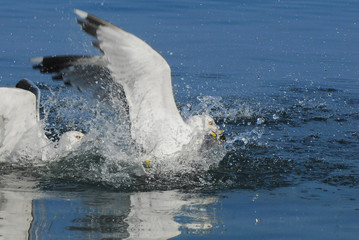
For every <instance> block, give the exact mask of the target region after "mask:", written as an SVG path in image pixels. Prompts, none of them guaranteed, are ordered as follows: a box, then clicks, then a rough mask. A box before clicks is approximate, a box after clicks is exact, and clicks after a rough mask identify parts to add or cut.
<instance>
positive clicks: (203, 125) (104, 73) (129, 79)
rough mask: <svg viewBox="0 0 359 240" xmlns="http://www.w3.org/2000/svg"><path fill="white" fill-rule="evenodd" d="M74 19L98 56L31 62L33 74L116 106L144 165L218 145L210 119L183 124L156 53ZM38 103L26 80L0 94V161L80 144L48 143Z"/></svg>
mask: <svg viewBox="0 0 359 240" xmlns="http://www.w3.org/2000/svg"><path fill="white" fill-rule="evenodd" d="M75 13H76V14H77V15H78V16H79V17H80V19H78V20H77V22H78V23H79V24H80V25H81V27H82V30H83V31H85V32H86V33H87V34H89V35H91V36H93V37H95V39H96V40H95V41H93V42H92V44H93V46H95V47H96V48H98V49H99V50H100V52H101V53H102V55H101V56H82V55H71V56H49V57H37V58H33V59H31V62H32V63H34V64H35V65H34V69H38V70H40V72H41V73H49V74H53V77H52V78H53V79H55V80H62V81H63V82H64V83H65V85H68V86H72V87H75V88H77V89H78V90H79V91H86V92H89V93H91V94H92V96H93V97H95V98H100V99H103V98H109V97H110V98H113V99H117V100H119V101H117V102H120V103H121V104H122V105H123V106H125V107H126V109H127V112H128V114H129V119H130V122H131V137H132V139H133V140H134V142H135V143H136V144H137V145H139V146H140V147H141V149H143V151H144V152H145V153H146V154H147V155H149V156H151V158H154V159H155V158H168V157H170V156H172V155H173V154H176V153H179V152H181V150H182V149H183V148H184V147H185V146H188V145H191V146H197V148H198V149H199V148H200V147H201V145H203V144H204V143H205V138H206V137H207V136H210V137H211V138H212V137H213V139H215V140H214V141H218V142H220V141H223V140H224V135H223V134H222V132H221V131H220V130H219V128H218V126H217V125H216V124H215V122H214V120H213V118H212V117H211V116H209V115H206V114H201V115H196V116H192V117H190V118H189V119H187V120H186V121H184V119H183V118H182V117H181V115H180V113H179V111H178V109H177V107H176V103H175V99H174V96H173V91H172V82H171V69H170V67H169V65H168V63H167V62H166V60H165V59H164V58H163V57H162V56H161V55H160V54H159V53H158V52H156V51H155V50H154V49H152V48H151V47H150V46H149V45H148V44H147V43H145V42H144V41H143V40H141V39H140V38H138V37H136V36H135V35H133V34H131V33H128V32H126V31H124V30H122V29H120V28H118V27H116V26H114V25H112V24H111V23H109V22H106V21H104V20H102V19H100V18H98V17H95V16H93V15H90V14H88V13H87V12H84V11H81V10H77V9H76V10H75ZM39 101H40V90H39V89H38V88H37V86H36V85H35V84H33V83H32V82H31V81H29V80H26V79H23V80H21V81H19V83H18V84H17V86H16V87H15V88H6V87H1V88H0V162H1V161H6V160H7V159H11V160H13V161H15V160H18V159H21V158H23V157H28V156H33V158H34V159H35V158H36V159H38V160H40V161H49V160H52V159H54V158H56V157H58V156H62V155H64V154H67V153H68V152H69V151H74V150H75V149H76V148H77V147H78V146H79V145H80V144H82V142H83V137H84V134H83V133H81V132H77V131H70V132H66V133H64V134H63V135H62V136H61V138H60V140H59V141H58V142H52V141H50V140H49V139H48V138H47V137H46V135H45V131H44V129H43V128H42V124H41V121H40V117H39V105H40V104H39ZM115 102H116V101H115ZM123 106H122V107H123ZM118 107H120V106H118ZM104 131H105V129H104Z"/></svg>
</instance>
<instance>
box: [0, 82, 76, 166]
mask: <svg viewBox="0 0 359 240" xmlns="http://www.w3.org/2000/svg"><path fill="white" fill-rule="evenodd" d="M39 103H40V90H39V88H38V87H37V86H36V85H35V84H33V83H32V82H31V81H29V80H27V79H22V80H20V81H19V82H18V83H17V84H16V88H8V87H0V162H3V161H8V160H11V161H19V160H20V161H21V160H24V159H32V160H39V162H41V161H47V160H50V159H52V158H53V157H58V156H60V155H63V154H65V153H67V152H68V151H71V150H73V149H74V148H75V147H77V146H78V145H79V143H80V141H81V138H82V137H83V134H82V133H81V132H77V131H69V132H66V133H64V134H63V135H62V136H61V139H60V141H59V142H58V143H53V142H51V141H50V140H49V139H48V138H47V137H46V135H45V132H44V130H43V129H42V127H41V122H40V115H39V105H40V104H39Z"/></svg>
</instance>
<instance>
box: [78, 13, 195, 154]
mask: <svg viewBox="0 0 359 240" xmlns="http://www.w3.org/2000/svg"><path fill="white" fill-rule="evenodd" d="M75 13H76V14H77V15H78V16H80V17H81V18H83V19H84V20H78V23H79V24H80V25H81V26H82V29H83V30H84V31H85V32H86V33H88V34H89V35H91V36H94V37H95V38H96V39H97V41H95V42H93V45H94V46H95V47H97V48H99V49H100V51H101V52H102V53H103V54H104V59H105V61H107V65H106V66H107V67H108V69H109V70H110V73H111V76H112V78H113V81H115V82H117V83H119V84H121V85H122V86H123V88H124V91H125V93H126V99H127V102H128V105H129V110H130V118H131V124H132V125H131V133H132V137H133V138H134V139H135V140H136V141H137V142H138V143H140V144H141V145H143V146H144V147H145V148H146V150H150V149H154V148H156V149H161V150H158V151H161V152H163V153H169V152H173V151H176V150H178V149H176V147H179V146H182V145H183V143H184V142H187V141H188V131H187V130H188V126H187V125H186V124H185V123H184V121H183V119H182V117H181V116H180V114H179V111H178V109H177V106H176V104H175V100H174V96H173V91H172V83H171V70H170V67H169V65H168V64H167V62H166V61H165V59H163V57H162V56H161V55H160V54H159V53H158V52H156V51H155V50H153V49H152V48H151V47H150V46H149V45H148V44H147V43H145V42H144V41H143V40H141V39H139V38H138V37H136V36H135V35H133V34H131V33H128V32H126V31H124V30H122V29H120V28H118V27H116V26H114V25H112V24H111V23H108V22H106V21H104V20H102V19H100V18H98V17H95V16H93V15H90V14H88V13H86V12H84V11H81V10H75ZM162 143H166V144H163V147H159V145H160V144H162Z"/></svg>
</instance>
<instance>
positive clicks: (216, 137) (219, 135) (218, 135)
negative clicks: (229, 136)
mask: <svg viewBox="0 0 359 240" xmlns="http://www.w3.org/2000/svg"><path fill="white" fill-rule="evenodd" d="M211 135H212V137H213V138H214V140H216V141H220V142H225V141H226V136H225V135H224V131H223V130H218V131H217V132H215V131H211Z"/></svg>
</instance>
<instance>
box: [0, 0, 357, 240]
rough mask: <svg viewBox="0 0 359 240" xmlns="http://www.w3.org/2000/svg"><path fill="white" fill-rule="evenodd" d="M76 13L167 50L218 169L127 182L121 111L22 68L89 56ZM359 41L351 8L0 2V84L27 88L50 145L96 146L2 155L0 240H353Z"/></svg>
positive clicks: (342, 3)
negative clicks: (204, 116)
mask: <svg viewBox="0 0 359 240" xmlns="http://www.w3.org/2000/svg"><path fill="white" fill-rule="evenodd" d="M74 9H81V10H84V11H87V12H89V13H92V14H94V15H96V16H99V17H101V18H103V19H106V20H108V21H110V22H111V23H113V24H115V25H117V26H119V27H121V28H123V29H125V30H126V31H129V32H131V33H133V34H135V35H137V36H138V37H140V38H141V39H143V40H144V41H146V42H147V43H148V44H150V45H151V46H152V47H153V48H154V49H155V50H157V51H158V52H159V53H161V55H162V56H163V57H164V58H165V59H166V60H167V61H168V63H169V65H170V66H171V69H172V84H173V91H174V95H175V99H176V103H177V106H178V108H179V109H180V112H181V114H182V116H183V117H184V118H186V117H188V116H189V115H191V114H193V113H196V112H206V113H209V114H210V115H212V116H213V117H214V119H215V120H216V122H217V124H218V125H219V126H220V127H221V128H222V129H223V130H224V131H225V134H226V139H227V141H226V143H225V144H223V146H221V147H222V150H221V151H222V153H223V154H222V155H221V154H218V155H216V154H214V155H212V154H209V155H210V156H208V155H206V156H202V157H206V158H219V157H220V158H219V159H217V164H215V165H214V166H207V168H203V169H201V168H200V169H196V171H195V170H194V169H193V168H190V166H182V165H181V166H180V165H178V166H177V165H175V166H173V169H171V171H166V169H163V172H159V173H157V174H154V175H151V176H149V177H145V178H140V177H137V176H136V175H135V174H133V172H132V170H131V168H130V167H129V166H128V165H131V164H130V163H131V161H132V160H133V159H135V158H136V157H137V156H136V152H135V151H134V149H133V148H131V141H128V126H127V125H126V124H124V123H123V122H121V121H122V120H123V118H121V116H118V115H116V109H108V108H107V106H106V105H103V104H101V103H98V102H95V101H93V100H91V99H89V97H88V96H86V95H85V94H80V93H79V92H78V91H76V89H71V88H67V87H65V86H63V84H62V83H61V82H55V81H52V80H51V76H50V75H41V74H40V73H39V72H37V71H35V70H33V69H32V64H31V63H30V61H29V59H30V58H33V57H38V56H51V55H66V54H80V55H81V54H84V55H98V54H99V53H98V52H97V50H96V49H95V48H93V47H92V46H91V40H93V39H92V38H91V37H89V36H87V35H86V34H85V33H83V32H82V31H81V29H80V26H79V25H78V24H77V23H76V16H75V14H74V12H73V10H74ZM358 40H359V1H355V0H331V1H324V0H311V1H309V0H251V1H248V0H240V1H233V0H232V1H219V0H212V1H197V0H194V1H188V0H185V1H177V0H174V1H162V0H157V1H144V0H141V1H137V0H136V1H133V0H131V1H130V0H121V1H108V0H102V1H97V0H81V1H67V0H65V1H26V0H19V1H9V0H5V1H2V3H1V4H0V43H1V44H0V53H1V54H0V87H10V86H14V85H15V84H16V82H17V81H18V80H20V79H21V78H28V79H30V80H32V81H34V82H35V83H36V84H37V85H38V86H39V88H40V89H41V91H42V97H41V119H42V123H43V125H44V128H45V129H46V131H47V136H48V137H49V138H51V139H53V140H54V141H55V140H57V139H58V137H59V135H61V134H62V133H63V132H64V131H67V130H79V131H82V132H84V133H85V134H89V135H91V134H92V136H96V138H95V139H99V141H94V143H86V144H87V145H86V144H85V145H86V146H84V147H83V148H80V150H78V151H76V152H75V153H72V154H69V156H66V157H64V158H62V159H58V160H56V161H54V162H52V163H46V164H42V165H34V164H32V162H31V161H26V160H24V159H21V160H20V159H18V161H16V160H14V161H4V160H0V239H358V236H359V44H358ZM0 104H1V103H0ZM126 131H127V133H126ZM186 154H187V155H185V154H184V156H188V159H187V160H188V161H191V160H192V158H191V157H193V155H191V154H192V153H186ZM193 158H194V157H193ZM196 159H198V156H196ZM120 163H121V164H120ZM167 167H168V166H167ZM181 167H182V168H181ZM176 170H178V171H176Z"/></svg>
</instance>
